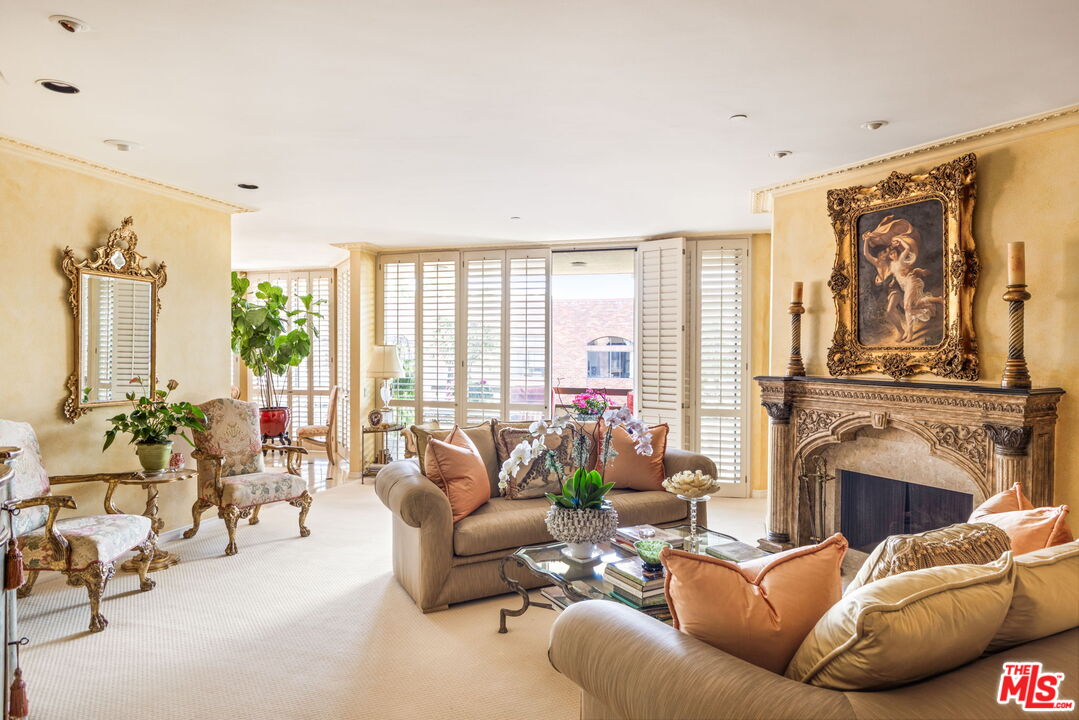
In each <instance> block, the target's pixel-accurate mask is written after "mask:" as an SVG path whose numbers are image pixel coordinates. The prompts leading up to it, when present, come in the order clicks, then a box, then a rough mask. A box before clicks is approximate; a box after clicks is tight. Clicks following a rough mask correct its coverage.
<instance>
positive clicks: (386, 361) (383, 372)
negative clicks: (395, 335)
mask: <svg viewBox="0 0 1079 720" xmlns="http://www.w3.org/2000/svg"><path fill="white" fill-rule="evenodd" d="M404 373H405V369H404V367H402V366H401V358H400V357H399V356H398V355H397V346H396V345H375V349H374V353H373V354H372V357H371V362H370V363H369V364H368V366H367V374H368V376H370V377H373V378H383V379H385V378H396V377H401V376H402V375H404Z"/></svg>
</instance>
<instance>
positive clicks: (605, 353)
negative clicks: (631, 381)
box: [588, 335, 633, 380]
mask: <svg viewBox="0 0 1079 720" xmlns="http://www.w3.org/2000/svg"><path fill="white" fill-rule="evenodd" d="M632 345H633V343H631V342H630V341H629V340H627V339H626V338H624V337H616V336H613V335H607V336H605V337H601V338H596V339H595V340H593V341H591V342H590V343H588V378H589V379H590V380H594V379H610V378H630V377H633V374H632V372H631V371H630V368H631V367H632V357H633V355H632V353H631V352H630V350H631V347H632Z"/></svg>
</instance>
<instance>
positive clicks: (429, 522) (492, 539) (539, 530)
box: [375, 422, 716, 612]
mask: <svg viewBox="0 0 1079 720" xmlns="http://www.w3.org/2000/svg"><path fill="white" fill-rule="evenodd" d="M497 427H498V426H497V424H496V423H493V422H492V423H484V425H483V426H480V427H478V428H469V429H468V430H467V432H468V435H469V437H470V438H471V439H472V440H473V442H474V443H475V444H476V447H477V448H478V449H479V451H480V454H481V455H482V456H483V459H484V464H485V465H486V466H487V469H488V475H489V479H490V482H491V499H490V501H489V502H488V503H487V504H486V505H483V506H482V507H480V508H479V509H478V510H476V511H475V512H473V513H472V514H471V515H469V516H468V517H466V518H464V519H462V520H460V521H459V522H458V523H457V524H456V525H455V524H454V523H453V518H452V514H451V512H450V504H449V501H448V500H447V499H446V495H445V494H444V493H443V492H442V491H441V490H440V489H439V488H438V486H436V485H435V484H434V483H433V482H431V481H430V480H429V479H428V478H426V477H425V476H424V475H423V473H422V472H420V467H419V464H418V463H417V461H416V460H415V459H409V460H398V461H396V462H393V463H390V464H389V465H387V466H386V467H385V468H383V469H382V470H381V471H380V472H379V473H378V476H377V477H376V478H375V491H376V493H377V494H378V496H379V498H380V499H381V500H382V502H383V503H384V504H385V505H386V507H388V508H389V509H390V511H391V512H392V513H393V572H394V576H395V577H396V578H397V580H398V582H400V583H401V585H402V587H404V589H405V590H406V591H408V594H409V595H410V596H411V597H412V599H413V600H415V602H416V604H417V605H418V606H419V607H420V609H421V610H423V611H424V612H434V611H437V610H444V609H446V608H447V607H448V606H449V605H452V604H454V603H459V602H464V601H466V600H475V599H477V598H482V597H488V596H490V595H500V594H502V593H505V592H508V591H509V588H508V587H507V586H506V583H505V582H503V581H502V579H501V578H500V577H499V572H498V569H499V564H500V563H501V560H502V558H504V557H505V556H507V555H509V554H511V553H512V552H513V551H515V550H517V549H518V548H520V547H521V546H523V545H539V544H542V543H546V542H552V540H551V536H550V534H549V533H548V532H547V527H546V525H545V524H544V518H545V516H546V513H547V508H548V507H550V503H549V502H548V501H547V500H546V499H545V498H534V499H529V500H509V499H507V498H504V497H501V495H500V493H499V491H498V469H499V467H500V465H499V463H498V458H497V456H496V453H495V444H494V437H495V432H496V430H497ZM664 469H665V471H666V474H667V476H670V475H672V474H674V473H676V472H680V471H682V470H701V471H702V472H705V473H709V474H712V475H714V474H715V472H716V469H715V465H714V463H713V462H712V461H711V460H709V459H708V458H707V457H705V456H703V455H698V454H696V453H691V452H687V451H684V450H677V449H668V450H667V452H666V455H665V456H664ZM609 497H610V501H611V504H612V505H613V506H614V508H615V509H616V510H617V511H618V518H619V525H639V524H645V523H647V524H650V525H673V524H679V523H683V522H685V521H686V520H687V518H688V516H689V510H688V505H687V503H685V502H683V501H681V500H679V499H678V498H676V497H674V496H672V495H671V494H669V493H667V492H663V491H637V490H613V491H611V493H610V495H609ZM698 522H699V523H700V524H702V525H706V523H707V515H706V514H705V513H704V507H703V506H701V507H700V508H699V509H698ZM507 572H508V573H509V574H510V575H511V576H512V577H514V578H515V579H517V580H518V581H520V582H521V583H522V585H524V586H525V587H528V588H532V587H539V586H540V585H542V584H543V583H542V582H541V581H539V580H538V579H536V578H535V577H533V576H532V575H530V574H528V573H527V572H525V571H523V570H520V569H519V568H517V567H516V566H514V565H511V566H510V567H509V568H507Z"/></svg>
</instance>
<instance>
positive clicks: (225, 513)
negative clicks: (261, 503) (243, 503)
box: [217, 505, 258, 555]
mask: <svg viewBox="0 0 1079 720" xmlns="http://www.w3.org/2000/svg"><path fill="white" fill-rule="evenodd" d="M256 507H258V506H256ZM217 514H218V515H219V516H220V517H221V519H222V520H224V521H225V529H226V530H228V531H229V544H228V545H226V546H225V554H226V555H235V554H236V553H237V552H238V550H237V549H236V526H237V525H238V524H239V522H240V520H241V519H242V518H245V517H248V516H249V515H251V508H244V509H240V508H238V507H236V506H235V505H226V506H225V507H223V508H219V509H218V511H217Z"/></svg>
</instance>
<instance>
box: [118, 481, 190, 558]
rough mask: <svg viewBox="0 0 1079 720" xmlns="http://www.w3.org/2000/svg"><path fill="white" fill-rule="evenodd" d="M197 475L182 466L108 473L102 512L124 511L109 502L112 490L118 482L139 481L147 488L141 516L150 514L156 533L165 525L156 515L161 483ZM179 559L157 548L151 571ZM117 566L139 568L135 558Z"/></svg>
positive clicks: (137, 482)
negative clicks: (178, 467)
mask: <svg viewBox="0 0 1079 720" xmlns="http://www.w3.org/2000/svg"><path fill="white" fill-rule="evenodd" d="M196 475H198V471H197V470H188V469H186V468H185V469H181V470H166V471H164V472H159V473H146V472H132V473H122V474H116V475H113V476H110V477H108V478H107V480H106V481H107V482H108V484H109V489H108V490H106V491H105V512H107V513H109V514H110V515H123V514H124V511H123V510H120V509H119V508H118V507H116V505H114V504H113V502H112V496H113V493H115V492H116V488H117V486H119V485H138V486H140V487H141V488H142V489H143V490H145V491H146V508H145V509H144V510H143V511H142V514H143V516H144V517H148V518H150V529H151V530H153V531H154V533H155V534H156V533H160V532H161V529H162V528H163V527H164V526H165V521H164V520H163V519H162V518H161V517H160V516H159V515H158V507H157V497H158V495H159V494H160V487H161V486H162V485H165V484H167V483H171V482H176V481H177V480H188V479H190V478H193V477H195V476H196ZM178 562H180V558H179V556H177V555H175V554H174V553H171V552H169V551H168V550H162V549H161V548H157V550H156V551H155V552H154V559H153V560H151V561H150V572H153V571H154V570H164V569H166V568H170V567H172V566H173V565H175V564H176V563H178ZM120 567H121V568H122V569H123V570H126V571H127V572H137V571H138V566H137V563H136V561H135V560H134V559H132V560H128V561H127V562H125V563H124V564H123V565H121V566H120Z"/></svg>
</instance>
